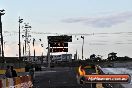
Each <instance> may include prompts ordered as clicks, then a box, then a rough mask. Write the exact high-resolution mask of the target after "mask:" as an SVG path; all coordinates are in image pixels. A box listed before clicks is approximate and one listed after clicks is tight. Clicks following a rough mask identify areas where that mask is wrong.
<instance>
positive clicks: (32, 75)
mask: <svg viewBox="0 0 132 88" xmlns="http://www.w3.org/2000/svg"><path fill="white" fill-rule="evenodd" d="M34 71H35V70H34V68H33V66H31V68H30V69H29V75H30V76H31V80H32V82H34Z"/></svg>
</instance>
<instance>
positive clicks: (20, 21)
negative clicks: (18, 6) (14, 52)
mask: <svg viewBox="0 0 132 88" xmlns="http://www.w3.org/2000/svg"><path fill="white" fill-rule="evenodd" d="M18 22H19V60H20V59H21V37H20V36H21V34H20V27H21V26H20V24H21V23H22V22H23V19H21V18H20V17H19V21H18Z"/></svg>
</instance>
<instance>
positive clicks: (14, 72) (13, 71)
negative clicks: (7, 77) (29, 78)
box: [11, 66, 17, 77]
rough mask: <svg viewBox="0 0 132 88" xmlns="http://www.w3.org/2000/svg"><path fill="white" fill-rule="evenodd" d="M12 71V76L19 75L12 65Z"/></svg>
mask: <svg viewBox="0 0 132 88" xmlns="http://www.w3.org/2000/svg"><path fill="white" fill-rule="evenodd" d="M11 73H12V77H17V73H16V71H15V70H14V69H13V66H11Z"/></svg>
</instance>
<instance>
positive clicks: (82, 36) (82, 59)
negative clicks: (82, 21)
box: [81, 36, 84, 60]
mask: <svg viewBox="0 0 132 88" xmlns="http://www.w3.org/2000/svg"><path fill="white" fill-rule="evenodd" d="M81 38H82V39H83V44H82V60H83V47H84V36H81Z"/></svg>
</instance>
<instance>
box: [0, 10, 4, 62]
mask: <svg viewBox="0 0 132 88" xmlns="http://www.w3.org/2000/svg"><path fill="white" fill-rule="evenodd" d="M4 11H5V10H4V9H3V10H0V33H1V47H2V59H3V62H5V60H4V50H3V35H2V21H1V16H2V15H4V14H5V13H4Z"/></svg>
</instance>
